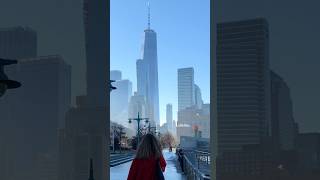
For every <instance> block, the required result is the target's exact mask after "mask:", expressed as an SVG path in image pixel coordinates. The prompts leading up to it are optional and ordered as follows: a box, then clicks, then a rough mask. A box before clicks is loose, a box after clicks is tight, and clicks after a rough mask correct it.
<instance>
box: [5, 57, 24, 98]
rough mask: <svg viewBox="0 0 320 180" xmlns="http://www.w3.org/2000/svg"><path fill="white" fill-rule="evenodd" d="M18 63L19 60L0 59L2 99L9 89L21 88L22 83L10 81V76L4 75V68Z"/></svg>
mask: <svg viewBox="0 0 320 180" xmlns="http://www.w3.org/2000/svg"><path fill="white" fill-rule="evenodd" d="M17 63H18V61H17V60H9V59H1V58H0V97H1V96H3V95H4V94H5V92H6V91H7V90H8V89H15V88H18V87H20V86H21V83H19V82H18V81H14V80H9V79H8V76H7V75H6V74H5V73H4V66H6V65H11V64H17Z"/></svg>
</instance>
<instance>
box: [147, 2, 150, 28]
mask: <svg viewBox="0 0 320 180" xmlns="http://www.w3.org/2000/svg"><path fill="white" fill-rule="evenodd" d="M147 4H148V29H150V1H148V3H147Z"/></svg>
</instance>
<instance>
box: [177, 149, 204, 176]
mask: <svg viewBox="0 0 320 180" xmlns="http://www.w3.org/2000/svg"><path fill="white" fill-rule="evenodd" d="M177 155H178V158H179V163H180V166H181V169H182V171H183V172H184V174H185V175H186V177H187V180H210V173H209V171H210V153H208V152H203V151H196V150H182V151H179V150H178V151H177Z"/></svg>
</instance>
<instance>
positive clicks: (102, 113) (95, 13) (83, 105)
mask: <svg viewBox="0 0 320 180" xmlns="http://www.w3.org/2000/svg"><path fill="white" fill-rule="evenodd" d="M107 7H108V5H107V1H100V0H84V5H83V15H84V28H85V44H86V46H85V47H86V62H87V68H86V70H87V71H86V79H87V95H86V96H78V97H77V100H76V101H77V104H76V106H75V107H72V108H70V109H69V111H68V112H67V115H66V123H65V128H64V129H61V130H60V131H59V132H60V134H59V176H58V178H59V180H79V179H87V178H88V177H89V171H88V165H89V164H90V163H89V162H90V159H92V162H93V167H94V172H93V175H94V177H95V179H96V180H103V179H107V178H108V174H107V158H108V157H107V148H108V144H107V137H108V136H107V131H108V130H107V121H109V120H110V119H109V114H108V113H107V108H109V104H107V103H106V102H107V101H106V100H107V93H109V90H108V89H107V83H108V81H109V79H107V77H108V73H110V72H109V70H108V64H107V58H108V56H109V54H108V42H109V36H108V15H107V14H108V13H107Z"/></svg>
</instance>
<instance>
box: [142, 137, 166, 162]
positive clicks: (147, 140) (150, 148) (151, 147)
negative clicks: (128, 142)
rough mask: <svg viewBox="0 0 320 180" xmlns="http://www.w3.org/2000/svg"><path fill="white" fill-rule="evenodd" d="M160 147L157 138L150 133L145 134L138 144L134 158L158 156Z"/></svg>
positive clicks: (160, 152) (160, 153)
mask: <svg viewBox="0 0 320 180" xmlns="http://www.w3.org/2000/svg"><path fill="white" fill-rule="evenodd" d="M161 155H162V148H161V145H160V142H159V140H158V139H157V138H156V137H155V136H154V135H152V134H146V135H145V136H144V137H143V138H142V141H141V143H140V144H139V146H138V150H137V154H136V158H137V159H148V158H150V157H154V158H160V156H161Z"/></svg>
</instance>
